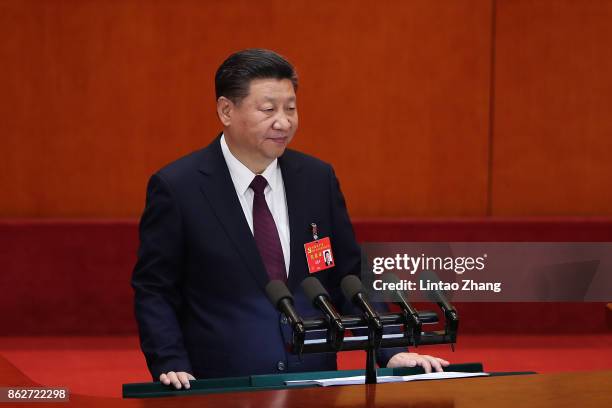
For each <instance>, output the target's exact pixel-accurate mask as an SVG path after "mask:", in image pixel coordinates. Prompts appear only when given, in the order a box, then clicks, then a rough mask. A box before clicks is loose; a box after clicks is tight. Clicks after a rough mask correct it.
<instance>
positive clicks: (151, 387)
mask: <svg viewBox="0 0 612 408" xmlns="http://www.w3.org/2000/svg"><path fill="white" fill-rule="evenodd" d="M444 371H454V372H469V373H475V372H481V371H483V366H482V364H481V363H464V364H451V365H449V366H448V367H446V368H445V370H444ZM377 373H378V375H379V376H388V375H397V376H399V375H414V374H423V373H424V371H423V369H422V368H421V367H412V368H379V369H378V370H377ZM509 374H533V373H532V372H524V373H523V372H522V373H493V374H492V375H509ZM357 375H365V370H340V371H310V372H302V373H287V374H268V375H251V376H245V377H227V378H211V379H202V380H195V381H191V388H190V389H188V390H185V389H181V390H176V389H174V388H172V387H168V386H166V385H163V384H161V383H159V382H150V383H134V384H123V397H124V398H156V397H170V396H179V395H183V396H187V395H190V396H191V395H201V394H215V393H225V392H243V391H264V390H266V391H269V390H281V389H289V388H291V389H293V388H309V387H317V386H316V385H294V386H288V385H285V381H294V380H312V379H327V378H338V377H352V376H357Z"/></svg>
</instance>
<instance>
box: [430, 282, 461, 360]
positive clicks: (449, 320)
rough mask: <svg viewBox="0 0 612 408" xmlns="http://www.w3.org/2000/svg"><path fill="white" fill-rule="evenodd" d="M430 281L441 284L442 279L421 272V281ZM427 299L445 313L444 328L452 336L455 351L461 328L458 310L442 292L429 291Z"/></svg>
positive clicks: (452, 346)
mask: <svg viewBox="0 0 612 408" xmlns="http://www.w3.org/2000/svg"><path fill="white" fill-rule="evenodd" d="M422 279H428V280H430V281H433V282H439V281H440V278H439V277H438V275H437V274H436V273H435V272H433V271H423V272H421V280H422ZM426 294H427V297H428V298H429V300H430V301H432V302H435V303H437V304H438V306H439V307H440V309H442V311H443V312H444V320H445V323H444V326H445V329H444V331H445V333H446V334H447V335H448V336H450V339H451V349H452V350H453V351H454V350H455V341H456V338H457V330H458V328H459V315H458V313H457V310H456V309H455V308H454V307H453V306H452V305H451V304H450V303H449V301H448V300H447V299H446V296H445V295H444V293H443V292H442V291H441V290H438V289H435V290H428V291H427V292H426Z"/></svg>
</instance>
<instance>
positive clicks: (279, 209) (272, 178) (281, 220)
mask: <svg viewBox="0 0 612 408" xmlns="http://www.w3.org/2000/svg"><path fill="white" fill-rule="evenodd" d="M221 151H222V152H223V158H224V159H225V163H227V167H228V169H229V172H230V176H231V177H232V181H233V182H234V188H235V189H236V195H237V196H238V200H239V201H240V205H241V206H242V211H243V212H244V216H245V217H246V220H247V223H248V224H249V228H251V233H253V198H254V197H255V193H254V192H253V190H252V189H251V188H249V185H250V184H251V182H252V181H253V179H254V178H255V176H256V174H255V173H253V172H252V171H251V170H249V168H248V167H246V166H245V165H244V164H242V163H241V162H240V160H238V159H237V158H236V156H234V155H233V154H232V152H231V151H230V149H229V147H228V146H227V142H226V141H225V135H222V136H221ZM261 175H262V176H263V177H264V178H265V179H266V181H267V182H268V185H267V186H266V188H265V190H264V196H265V197H266V203H267V204H268V208H269V209H270V212H271V213H272V218H274V223H275V224H276V230H277V231H278V237H279V238H280V243H281V247H282V249H283V256H284V258H285V270H286V273H287V275H289V259H290V255H291V253H290V252H289V248H290V247H289V213H288V211H287V198H286V196H285V184H284V183H283V175H282V173H281V169H280V167H279V165H278V160H277V159H274V161H273V162H272V163H270V165H269V166H268V167H266V169H265V170H264V171H263V173H261Z"/></svg>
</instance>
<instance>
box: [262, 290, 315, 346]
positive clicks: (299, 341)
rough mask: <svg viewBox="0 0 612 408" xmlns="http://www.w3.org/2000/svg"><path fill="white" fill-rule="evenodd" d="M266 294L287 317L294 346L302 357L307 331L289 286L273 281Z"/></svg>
mask: <svg viewBox="0 0 612 408" xmlns="http://www.w3.org/2000/svg"><path fill="white" fill-rule="evenodd" d="M266 294H267V295H268V300H270V303H272V304H273V305H274V307H275V308H276V309H277V310H279V311H280V312H281V313H283V314H284V315H285V316H287V319H288V320H289V323H291V327H292V328H293V346H294V347H295V348H296V351H297V353H298V354H299V355H301V354H302V349H303V347H304V340H305V338H306V330H305V329H304V322H303V321H302V319H301V318H300V316H298V314H297V312H296V311H295V308H294V307H293V296H292V295H291V292H289V289H288V288H287V285H285V284H284V283H283V282H281V281H279V280H271V281H270V282H269V283H268V284H267V285H266Z"/></svg>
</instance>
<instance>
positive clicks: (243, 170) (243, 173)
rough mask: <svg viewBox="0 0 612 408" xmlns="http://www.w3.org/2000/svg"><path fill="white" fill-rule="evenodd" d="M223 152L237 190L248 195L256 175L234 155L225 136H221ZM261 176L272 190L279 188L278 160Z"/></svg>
mask: <svg viewBox="0 0 612 408" xmlns="http://www.w3.org/2000/svg"><path fill="white" fill-rule="evenodd" d="M221 152H222V153H223V158H224V159H225V163H227V167H228V169H229V172H230V175H231V176H232V181H233V182H234V185H235V187H236V190H237V191H238V193H240V194H244V193H246V191H247V190H248V189H249V185H251V182H252V181H253V179H254V178H255V176H256V174H255V173H253V172H252V171H251V170H249V168H248V167H247V166H245V165H244V164H242V162H240V160H238V159H237V158H236V156H234V155H233V154H232V152H231V151H230V149H229V147H228V145H227V142H226V141H225V135H221ZM261 175H262V176H263V177H264V178H265V179H266V180H267V181H268V186H270V188H271V189H272V190H274V189H275V188H278V182H279V181H280V179H279V177H278V159H274V161H273V162H272V163H270V164H269V165H268V167H266V169H265V170H264V171H263V173H261Z"/></svg>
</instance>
